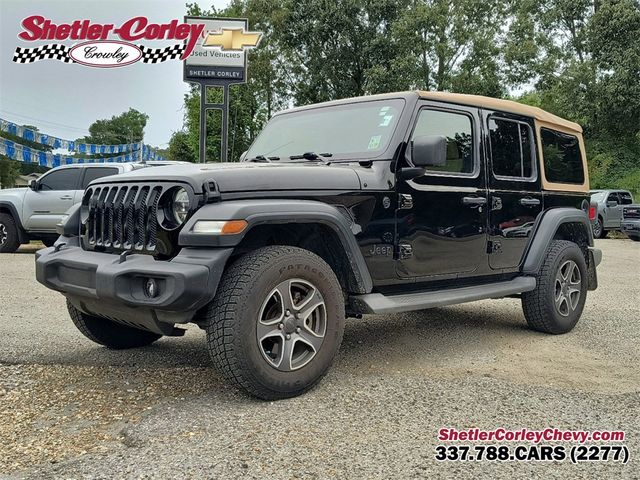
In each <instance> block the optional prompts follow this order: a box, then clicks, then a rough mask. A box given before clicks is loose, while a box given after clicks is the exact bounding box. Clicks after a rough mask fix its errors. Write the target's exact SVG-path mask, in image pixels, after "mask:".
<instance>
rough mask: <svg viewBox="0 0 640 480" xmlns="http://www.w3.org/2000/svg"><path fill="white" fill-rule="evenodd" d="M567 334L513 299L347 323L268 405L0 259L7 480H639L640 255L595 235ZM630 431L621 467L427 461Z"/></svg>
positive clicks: (180, 341) (195, 344)
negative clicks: (103, 322) (536, 434)
mask: <svg viewBox="0 0 640 480" xmlns="http://www.w3.org/2000/svg"><path fill="white" fill-rule="evenodd" d="M598 246H599V247H600V248H602V250H603V252H604V261H603V264H602V265H601V266H600V268H599V271H598V274H599V281H600V288H599V289H598V290H597V291H595V292H590V294H589V298H588V300H587V306H586V309H585V312H584V314H583V317H582V320H581V321H580V322H579V323H578V325H577V327H576V328H575V329H574V331H573V332H571V333H570V334H567V335H562V336H549V335H543V334H539V333H535V332H531V331H529V330H527V329H526V326H525V322H524V318H523V315H522V312H521V309H520V304H519V302H518V301H517V300H512V299H505V300H495V301H482V302H476V303H471V304H466V305H461V306H456V307H449V308H440V309H434V310H429V311H423V312H415V313H409V314H402V315H391V316H377V317H373V316H371V317H365V318H364V319H363V320H350V321H349V322H348V324H347V327H346V332H345V339H344V342H343V344H342V348H341V350H340V354H339V356H338V358H337V360H336V363H335V364H334V367H333V368H332V370H331V372H330V373H329V375H328V376H327V377H326V378H325V379H324V381H323V382H322V383H321V384H320V385H319V386H318V387H317V388H315V389H314V390H312V391H311V392H309V393H308V394H306V395H304V396H302V397H299V398H295V399H291V400H286V401H280V402H261V401H258V400H254V399H252V398H249V397H247V396H245V395H243V394H241V393H239V392H237V391H235V390H234V389H232V388H229V387H227V386H226V385H225V384H224V383H223V382H222V381H221V379H220V378H219V377H218V375H217V374H216V373H215V372H214V371H213V370H212V369H211V367H210V364H209V360H208V357H207V352H206V350H205V345H204V335H203V333H202V332H201V331H199V329H197V328H196V327H193V328H189V330H188V332H187V335H186V336H185V337H184V338H177V339H171V338H169V339H163V340H161V341H159V342H157V343H156V344H154V345H153V346H150V347H147V348H143V349H138V350H132V351H125V352H122V351H121V352H115V351H109V350H107V349H105V348H101V347H99V346H97V345H94V344H92V343H91V342H89V341H88V340H86V339H85V338H84V337H83V336H82V335H81V334H80V333H79V332H77V331H76V330H75V327H73V325H72V324H71V321H70V320H69V318H68V315H67V312H66V309H65V305H64V300H63V297H62V296H61V295H59V294H56V293H54V292H52V291H49V290H47V289H45V288H44V287H42V286H40V285H39V284H38V283H36V281H35V279H34V275H33V255H32V252H33V247H31V248H29V247H26V248H25V249H24V251H23V252H21V253H18V254H15V255H1V256H0V299H1V300H0V320H1V321H0V449H1V451H2V455H0V476H1V475H5V476H6V477H9V478H47V479H48V478H66V479H70V478H150V477H157V478H167V477H181V478H185V477H186V478H190V477H193V478H236V477H242V478H269V479H279V478H330V477H332V478H333V477H335V478H347V479H349V478H392V477H393V478H425V477H434V476H436V477H441V478H442V477H450V478H451V477H455V478H477V477H478V476H490V477H492V478H513V477H514V476H515V477H525V476H526V477H527V478H531V477H535V478H607V477H609V478H610V477H613V476H615V477H617V478H620V479H622V478H640V468H639V467H638V465H639V462H638V461H637V460H635V458H636V457H637V456H638V455H640V439H639V434H640V420H639V418H640V372H639V371H638V365H640V347H639V345H640V321H639V320H640V303H639V302H638V299H639V297H640V295H639V293H640V244H637V243H633V242H631V241H629V240H601V241H598ZM443 426H453V427H456V428H459V429H463V428H469V427H474V426H475V427H480V428H487V429H493V428H497V427H506V428H514V429H515V428H522V427H527V428H529V429H536V428H544V427H548V426H551V427H558V428H566V429H586V430H594V429H611V430H625V431H626V433H627V440H626V444H627V445H628V447H629V449H630V451H631V456H632V459H631V461H630V463H629V464H627V465H626V466H623V465H619V464H614V463H612V462H609V463H601V464H588V465H587V464H582V465H578V466H574V465H572V464H571V463H570V462H568V461H566V462H564V463H537V464H534V463H524V462H521V463H519V462H505V463H491V462H470V463H469V462H467V463H457V462H448V463H438V462H436V461H435V460H434V458H433V456H434V447H435V446H436V445H438V441H437V439H436V432H437V429H438V428H440V427H443Z"/></svg>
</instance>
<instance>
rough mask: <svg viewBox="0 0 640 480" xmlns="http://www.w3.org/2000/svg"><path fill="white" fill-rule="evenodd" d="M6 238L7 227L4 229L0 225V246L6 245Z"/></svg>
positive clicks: (7, 236)
mask: <svg viewBox="0 0 640 480" xmlns="http://www.w3.org/2000/svg"><path fill="white" fill-rule="evenodd" d="M7 238H9V234H8V233H7V227H5V225H4V223H0V246H1V245H4V244H5V243H7Z"/></svg>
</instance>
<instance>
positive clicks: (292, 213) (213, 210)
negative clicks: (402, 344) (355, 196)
mask: <svg viewBox="0 0 640 480" xmlns="http://www.w3.org/2000/svg"><path fill="white" fill-rule="evenodd" d="M240 219H242V220H246V221H247V222H248V226H247V228H246V229H245V230H244V231H243V232H241V233H240V234H237V235H225V236H213V235H207V236H205V235H201V234H195V233H193V226H194V225H195V223H196V222H197V221H198V220H240ZM359 228H360V227H359V226H358V225H356V224H355V223H354V222H353V220H352V219H348V218H347V216H345V214H343V213H341V211H340V210H339V209H338V208H336V207H334V206H332V205H328V204H326V203H322V202H316V201H309V200H237V201H229V202H221V203H215V204H210V205H206V206H204V207H202V208H201V209H200V210H198V211H197V212H196V214H195V215H194V216H193V217H192V218H191V219H190V220H189V221H188V222H187V224H186V225H185V226H184V228H183V229H182V231H181V232H180V237H179V243H180V245H181V246H208V247H211V246H221V247H222V246H224V247H229V246H231V247H233V248H234V253H233V257H236V258H237V257H239V256H240V255H242V254H244V253H247V252H249V251H251V250H255V249H256V248H260V247H262V246H266V245H276V244H278V245H289V246H297V247H301V248H305V249H307V250H309V251H311V252H313V253H315V254H317V255H318V256H320V257H321V258H322V259H323V260H325V261H326V262H327V263H328V264H329V265H330V266H331V268H332V269H333V270H334V272H335V273H336V276H337V277H338V280H339V281H340V283H341V285H342V286H343V288H344V289H345V290H346V291H347V292H348V293H369V292H370V291H371V290H372V288H373V281H372V279H371V275H370V273H369V270H368V268H367V265H366V263H365V260H364V257H363V255H362V252H361V251H360V248H359V246H358V243H357V241H356V238H355V234H356V232H358V231H359ZM232 260H233V258H232V259H230V261H232Z"/></svg>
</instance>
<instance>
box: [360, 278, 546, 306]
mask: <svg viewBox="0 0 640 480" xmlns="http://www.w3.org/2000/svg"><path fill="white" fill-rule="evenodd" d="M534 288H536V280H535V278H533V277H516V278H514V279H513V280H509V281H507V282H497V283H489V284H484V285H477V286H473V287H461V288H452V289H447V290H438V291H430V292H419V293H408V294H405V295H390V296H387V295H383V294H381V293H368V294H365V295H356V296H354V297H353V300H354V301H355V302H356V305H357V306H358V308H359V310H361V311H362V313H397V312H409V311H411V310H423V309H426V308H434V307H443V306H445V305H455V304H458V303H466V302H474V301H476V300H484V299H487V298H501V297H506V296H507V295H514V294H516V293H522V292H529V291H531V290H533V289H534Z"/></svg>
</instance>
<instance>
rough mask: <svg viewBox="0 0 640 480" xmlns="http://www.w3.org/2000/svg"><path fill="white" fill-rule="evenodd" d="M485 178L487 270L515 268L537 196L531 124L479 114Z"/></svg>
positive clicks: (538, 205) (537, 204) (536, 208)
mask: <svg viewBox="0 0 640 480" xmlns="http://www.w3.org/2000/svg"><path fill="white" fill-rule="evenodd" d="M483 116H484V118H485V125H487V130H486V132H487V134H486V144H487V158H488V161H487V164H488V168H487V170H488V172H487V175H488V177H489V203H490V213H489V265H490V266H491V268H492V269H494V270H500V269H513V268H515V267H518V266H519V264H520V261H521V260H522V256H523V254H524V251H525V248H526V246H527V242H528V241H529V237H530V236H531V232H532V231H533V225H534V222H535V221H536V218H537V217H538V215H539V214H540V212H542V194H541V193H540V179H539V175H538V168H537V165H536V161H535V158H536V155H535V151H536V149H535V148H536V147H535V137H534V133H533V132H534V130H533V123H532V122H533V121H532V120H529V119H527V118H521V117H516V116H513V115H506V114H498V113H491V112H484V115H483Z"/></svg>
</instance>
